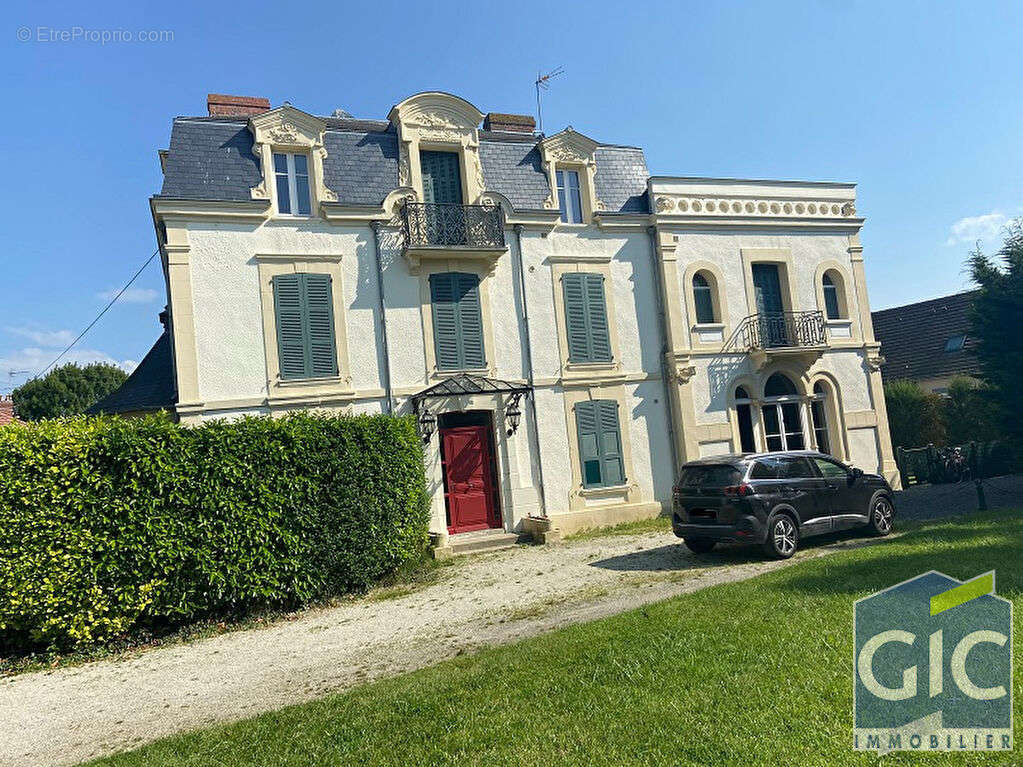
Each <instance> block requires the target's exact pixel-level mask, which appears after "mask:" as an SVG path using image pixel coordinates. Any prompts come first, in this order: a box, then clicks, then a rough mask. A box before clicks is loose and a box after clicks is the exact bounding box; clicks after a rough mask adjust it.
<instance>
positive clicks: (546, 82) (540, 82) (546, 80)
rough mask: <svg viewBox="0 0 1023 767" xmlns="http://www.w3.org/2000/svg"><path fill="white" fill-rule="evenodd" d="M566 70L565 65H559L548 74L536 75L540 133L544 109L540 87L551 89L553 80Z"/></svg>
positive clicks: (537, 114)
mask: <svg viewBox="0 0 1023 767" xmlns="http://www.w3.org/2000/svg"><path fill="white" fill-rule="evenodd" d="M564 73H565V70H564V68H563V67H558V68H557V69H554V70H552V71H550V72H548V73H547V74H545V75H544V74H540V73H539V72H537V75H536V124H537V125H536V127H537V130H538V131H539V132H540V133H543V110H542V108H541V104H540V89H541V88H542V89H543V90H545V91H546V90H550V87H551V80H553V79H554V78H555V77H558V76H560V75H563V74H564Z"/></svg>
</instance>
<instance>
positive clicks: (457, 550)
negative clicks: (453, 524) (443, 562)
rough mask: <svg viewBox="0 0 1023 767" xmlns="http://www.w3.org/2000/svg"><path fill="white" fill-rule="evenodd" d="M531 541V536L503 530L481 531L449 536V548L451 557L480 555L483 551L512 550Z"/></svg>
mask: <svg viewBox="0 0 1023 767" xmlns="http://www.w3.org/2000/svg"><path fill="white" fill-rule="evenodd" d="M529 540H530V538H529V536H526V535H519V534H518V533H506V532H505V531H504V530H501V529H494V530H480V531H478V532H472V533H457V534H455V535H451V536H449V537H448V547H449V548H450V549H451V556H460V555H462V554H478V553H480V552H482V551H498V550H500V549H510V548H511V547H512V546H515V545H516V544H518V543H526V542H527V541H529Z"/></svg>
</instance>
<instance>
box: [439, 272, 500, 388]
mask: <svg viewBox="0 0 1023 767" xmlns="http://www.w3.org/2000/svg"><path fill="white" fill-rule="evenodd" d="M430 303H431V306H432V316H433V346H434V351H435V354H436V357H437V368H438V369H439V370H464V369H477V368H482V367H485V366H486V364H487V359H486V353H485V351H484V346H483V315H482V311H481V309H480V285H479V277H477V276H476V275H475V274H464V273H461V272H443V273H439V274H431V275H430Z"/></svg>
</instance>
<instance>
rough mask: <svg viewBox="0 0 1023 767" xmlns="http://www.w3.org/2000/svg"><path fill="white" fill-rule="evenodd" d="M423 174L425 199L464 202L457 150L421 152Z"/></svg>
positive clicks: (449, 203)
mask: <svg viewBox="0 0 1023 767" xmlns="http://www.w3.org/2000/svg"><path fill="white" fill-rule="evenodd" d="M419 168H420V170H421V171H422V174H423V201H424V202H432V203H438V204H448V205H461V204H462V175H461V173H460V172H459V164H458V154H457V153H455V152H429V151H425V150H424V151H421V152H420V153H419Z"/></svg>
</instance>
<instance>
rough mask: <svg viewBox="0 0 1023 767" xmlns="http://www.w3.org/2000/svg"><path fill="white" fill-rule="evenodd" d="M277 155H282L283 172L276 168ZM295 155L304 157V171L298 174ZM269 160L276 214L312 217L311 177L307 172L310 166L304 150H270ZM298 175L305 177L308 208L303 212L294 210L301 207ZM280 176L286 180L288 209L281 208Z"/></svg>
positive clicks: (291, 216) (292, 216)
mask: <svg viewBox="0 0 1023 767" xmlns="http://www.w3.org/2000/svg"><path fill="white" fill-rule="evenodd" d="M278 157H283V158H284V162H285V169H284V171H283V172H281V171H279V170H278V169H277V158H278ZM296 157H302V158H304V159H305V173H302V174H300V173H299V172H298V167H297V164H296V161H295V158H296ZM270 160H271V162H272V164H273V174H274V183H273V189H274V206H275V209H276V211H277V215H278V216H286V217H288V218H310V217H312V213H313V192H312V179H311V177H310V172H309V171H310V168H309V165H310V161H309V155H308V154H306V153H305V152H278V151H273V152H271V155H270ZM300 175H301V176H303V177H304V178H305V202H306V206H307V207H308V209H309V210H308V211H307V212H305V213H301V212H296V210H295V209H296V208H300V207H301V206H300V205H299V204H298V203H299V202H300V200H299V194H298V180H299V176H300ZM282 176H283V177H284V179H285V180H286V182H287V189H288V199H287V203H288V209H289V210H287V211H285V210H282V208H281V194H280V191H281V190H280V183H279V182H280V180H281V177H282Z"/></svg>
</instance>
